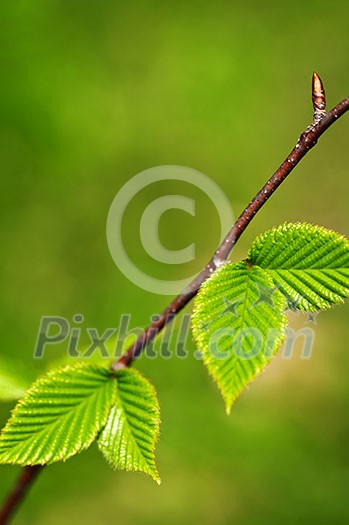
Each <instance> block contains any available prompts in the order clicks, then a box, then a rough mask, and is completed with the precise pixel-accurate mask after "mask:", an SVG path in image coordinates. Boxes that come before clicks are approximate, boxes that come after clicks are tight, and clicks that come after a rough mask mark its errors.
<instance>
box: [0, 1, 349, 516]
mask: <svg viewBox="0 0 349 525" xmlns="http://www.w3.org/2000/svg"><path fill="white" fill-rule="evenodd" d="M348 48H349V31H348V3H347V2H346V1H344V0H343V1H334V2H329V1H327V2H321V1H316V2H315V1H308V2H301V1H300V0H296V1H294V2H289V3H283V2H271V1H267V2H259V1H256V0H254V1H247V2H228V1H226V2H199V1H193V0H189V1H187V2H180V1H177V2H154V1H143V2H141V1H135V2H126V1H117V2H115V1H114V2H112V1H110V0H103V1H102V2H92V1H91V0H71V1H68V0H66V1H58V0H46V1H43V0H36V1H24V0H22V1H20V0H18V1H16V0H14V1H12V2H2V3H1V7H0V64H1V85H0V115H1V126H0V162H1V185H2V191H1V195H0V199H1V231H0V240H1V245H2V257H1V262H0V264H1V299H0V301H1V303H0V304H1V321H0V323H1V359H2V360H3V361H5V362H6V363H7V367H8V368H9V369H11V368H15V369H18V370H19V371H20V374H21V377H24V376H25V375H27V376H28V378H29V379H30V380H31V379H32V378H34V377H35V376H36V375H37V374H39V373H40V371H42V370H44V369H46V368H47V366H48V365H49V362H54V361H57V360H60V359H63V357H64V352H65V348H66V346H64V345H61V346H59V347H57V349H54V348H51V349H49V350H48V355H47V358H46V359H45V360H43V361H34V360H33V358H32V355H33V349H34V344H35V340H36V336H37V331H38V327H39V322H40V317H41V316H42V315H61V316H65V317H67V319H69V320H71V319H72V316H73V315H74V314H75V313H82V314H83V315H84V316H85V323H84V325H83V327H85V328H86V326H94V327H96V328H97V329H98V330H99V331H100V332H103V331H104V330H105V329H106V328H107V327H110V326H111V327H114V326H117V325H118V322H119V318H120V315H121V314H122V313H124V312H125V313H128V312H130V313H132V316H133V317H132V324H133V325H134V326H144V325H146V324H147V322H148V321H149V318H150V316H151V314H153V313H155V312H158V311H160V310H161V309H162V308H163V307H165V306H166V305H167V302H168V300H169V298H168V297H164V296H159V295H155V294H151V293H149V292H146V291H144V290H142V289H140V288H138V287H136V286H134V285H133V284H132V283H131V282H129V280H128V279H127V278H126V277H125V276H123V275H122V274H121V272H120V271H119V270H118V269H117V268H116V266H115V264H114V262H113V260H112V258H111V256H110V254H109V251H108V247H107V243H106V237H105V225H106V217H107V214H108V210H109V207H110V204H111V202H112V200H113V198H114V196H115V194H116V193H117V191H118V190H119V189H120V188H121V187H122V185H123V184H124V183H125V182H126V181H128V180H129V179H130V178H131V177H133V176H134V175H135V174H137V173H138V172H140V171H142V170H144V169H146V168H150V167H152V166H157V165H164V164H178V165H184V166H190V167H193V168H196V169H198V170H201V171H202V172H204V173H205V174H206V175H208V176H209V177H210V178H211V179H212V180H214V181H215V182H216V183H217V184H218V185H219V186H220V187H221V188H222V189H223V191H224V192H225V193H226V195H227V196H228V197H229V198H230V199H231V202H232V205H233V209H234V212H235V214H238V213H239V212H240V211H241V209H242V208H243V207H244V206H245V205H246V204H247V202H248V201H249V200H250V198H251V197H252V196H253V194H254V193H255V192H256V191H257V190H258V189H259V188H260V186H261V184H262V183H263V182H264V181H265V180H266V178H267V177H269V175H270V174H271V173H272V171H273V169H274V168H276V167H277V165H278V164H279V163H280V161H281V160H282V159H283V158H284V157H285V155H286V154H287V153H288V152H289V150H290V148H291V147H292V146H293V145H294V143H295V141H296V139H297V137H298V135H299V133H300V132H301V131H302V130H303V129H304V128H305V127H306V126H307V125H308V124H309V122H310V120H311V114H312V111H311V102H310V80H311V74H312V72H313V70H314V69H315V70H316V71H318V73H319V74H320V75H321V76H322V77H323V79H324V82H325V87H326V91H327V96H328V104H329V106H331V105H333V104H334V103H336V102H337V101H339V100H340V99H341V98H344V97H345V96H347V95H348V91H349V69H348ZM348 135H349V118H348V116H347V117H344V118H343V119H341V120H340V121H339V122H338V123H336V125H335V126H334V127H333V129H331V130H330V131H328V132H327V133H326V135H325V136H324V137H323V138H322V139H321V140H320V142H319V145H318V146H317V147H316V148H315V150H314V151H312V152H311V153H310V154H309V156H308V157H307V158H306V159H305V160H304V161H303V162H302V164H301V165H300V166H299V167H298V168H297V170H296V172H295V173H294V174H292V175H291V177H290V179H289V180H288V181H287V182H286V183H285V184H284V185H283V187H282V188H280V190H278V192H277V194H276V195H274V196H273V198H272V199H271V200H270V202H269V203H268V204H267V205H266V206H265V208H264V209H263V211H261V212H260V213H259V214H258V217H257V218H256V219H255V220H254V221H253V223H252V224H251V226H250V228H249V230H248V231H247V232H246V233H245V234H244V236H243V238H242V239H241V241H240V242H239V245H238V247H237V249H236V251H235V253H234V258H239V257H240V258H241V257H244V256H245V254H246V251H247V249H248V247H249V244H250V242H251V241H252V239H253V238H254V237H255V235H256V234H258V233H260V232H262V231H264V230H265V229H267V228H269V227H270V226H272V225H276V224H279V223H281V222H283V221H285V220H288V221H290V220H307V221H310V222H315V223H319V224H322V225H325V226H327V227H329V228H332V229H335V230H337V231H339V232H341V233H343V234H346V235H348V234H349V227H348V215H347V211H348V208H347V201H348V190H349V182H348V181H349V173H348ZM164 194H184V195H187V196H189V197H190V196H192V197H195V198H196V200H197V216H196V217H194V218H193V217H189V216H188V215H187V214H185V213H183V212H182V213H181V212H176V211H172V212H168V213H167V214H165V215H164V217H163V218H162V219H161V224H160V235H161V239H162V241H163V244H164V245H165V246H166V247H168V248H170V249H179V248H182V247H184V246H187V245H188V244H189V243H191V242H193V241H195V242H196V244H197V255H198V256H197V259H196V260H195V261H193V262H192V263H191V264H190V265H189V266H187V267H186V269H185V271H184V273H183V268H182V269H181V268H177V267H176V266H171V267H170V268H168V267H166V266H165V265H162V264H160V263H157V262H156V261H154V260H152V259H151V258H150V257H149V256H148V255H146V254H145V252H144V250H143V248H142V246H141V243H140V241H139V232H138V229H137V228H138V225H139V219H140V216H141V214H142V212H143V210H144V209H145V207H146V206H147V205H148V204H149V203H150V202H151V201H152V200H153V198H154V196H155V197H158V196H160V195H164ZM210 206H211V207H210ZM217 225H218V222H217V214H216V212H215V210H214V209H213V208H212V204H210V201H209V199H208V198H207V197H205V196H204V195H203V194H200V192H198V191H196V192H195V191H193V190H192V189H190V188H189V191H188V187H187V186H186V185H185V184H183V183H178V184H176V183H173V182H172V183H162V186H161V187H159V188H158V187H155V186H154V187H148V188H147V189H146V190H144V191H143V192H142V193H141V194H140V195H139V196H138V197H137V198H136V199H135V202H134V203H133V205H132V204H131V205H130V210H129V212H128V213H127V214H126V215H125V224H124V231H123V233H124V239H125V245H126V247H127V250H128V252H129V254H130V256H131V255H132V257H133V260H134V261H137V263H138V264H139V266H140V267H141V268H142V269H143V270H144V271H146V272H148V273H149V274H151V275H159V276H160V277H162V278H166V277H167V278H168V277H169V278H171V279H174V278H182V277H185V276H186V275H189V274H190V273H193V272H195V271H198V270H199V269H200V267H201V266H202V265H203V264H205V262H206V260H207V259H208V257H209V256H210V254H211V252H212V251H213V250H214V248H215V245H216V244H217V241H218V230H217ZM169 274H170V275H169ZM348 312H349V310H348V305H346V306H344V307H339V308H336V309H334V310H333V311H330V312H326V313H322V314H321V315H320V316H319V317H318V319H317V321H318V324H317V326H314V325H306V326H310V327H311V328H314V330H315V344H314V350H313V355H312V357H311V359H309V360H301V359H300V357H299V352H298V353H297V352H296V353H295V355H294V357H293V359H291V360H285V359H281V358H277V359H275V360H274V362H273V363H272V364H271V365H270V367H269V368H268V369H267V371H266V372H265V373H264V374H263V375H262V376H261V377H260V378H259V379H258V380H257V381H255V383H254V384H253V385H251V387H250V388H249V389H248V390H247V391H246V392H245V393H243V395H242V396H241V398H240V400H239V401H238V402H237V403H236V406H235V407H234V408H233V410H232V414H231V416H230V417H229V418H228V417H227V416H226V415H225V411H224V406H223V402H222V400H221V399H220V396H219V394H218V391H217V389H216V388H215V386H214V385H213V383H212V381H211V379H210V378H209V376H208V374H207V372H206V370H205V369H204V367H203V366H202V363H200V362H199V361H197V360H195V359H194V358H193V357H192V356H193V352H194V346H193V344H192V343H191V342H189V343H188V345H187V349H188V351H189V353H190V357H189V358H188V359H183V360H180V359H175V358H172V359H169V360H164V359H155V360H149V359H148V360H146V359H143V360H141V361H140V362H139V363H138V364H137V365H136V366H138V367H139V368H140V369H141V370H142V371H143V372H144V373H145V374H146V375H147V377H149V379H150V380H151V381H152V382H153V383H154V385H155V387H156V388H157V390H158V394H159V398H160V404H161V411H162V430H161V439H160V443H159V446H158V450H157V458H158V464H159V469H160V472H161V476H162V481H163V483H162V485H161V486H160V487H158V486H157V485H156V484H155V483H153V482H152V481H151V480H150V479H147V478H146V477H145V476H143V475H141V474H130V473H128V474H126V473H119V472H113V471H111V470H110V469H109V467H108V466H107V465H106V464H105V463H104V460H103V458H102V457H101V456H99V454H98V453H97V450H96V449H95V447H92V448H91V450H89V451H88V452H86V453H84V454H82V455H81V456H78V457H76V458H73V459H72V460H69V461H68V462H67V463H66V464H58V465H55V466H52V467H50V468H49V469H47V471H46V472H44V473H43V474H42V476H41V477H40V479H39V480H38V481H37V483H36V485H35V487H34V488H33V490H32V492H31V494H30V496H29V497H28V499H27V501H26V502H25V504H24V505H23V507H22V508H21V510H20V512H19V514H18V516H17V517H16V519H15V520H14V523H15V524H17V525H24V524H28V523H31V524H35V525H44V524H45V525H56V524H57V525H58V524H61V523H62V521H63V520H64V522H65V523H69V524H70V523H74V524H79V523H84V524H95V523H98V524H107V523H122V524H127V525H128V524H137V525H138V524H140V525H142V524H148V523H149V524H150V523H151V524H159V525H160V524H163V523H166V524H182V523H188V524H189V523H198V522H199V523H202V524H211V523H215V524H233V523H234V524H235V523H239V525H251V524H255V523H258V525H264V524H268V525H271V524H280V523H282V524H294V523H299V524H307V525H308V524H309V523H318V524H328V523H331V524H343V523H347V522H348V521H349V507H348V504H347V493H348V486H349V454H348V439H349V416H348V409H347V407H348V402H349V386H348V384H349V383H348V379H347V378H348V371H349V356H348V345H347V337H348V325H347V319H348ZM291 322H292V324H293V325H294V326H295V327H296V326H300V327H302V326H303V325H304V322H305V318H295V317H292V320H291ZM82 339H83V341H82V343H84V344H86V342H87V338H86V336H85V339H84V338H82ZM11 407H12V405H3V406H2V407H1V409H0V416H1V418H0V419H1V424H3V423H4V422H5V421H6V419H7V417H8V414H9V411H10V409H11ZM17 473H18V470H17V469H16V468H15V467H1V468H0V491H1V495H3V494H5V492H6V490H7V489H8V488H9V487H10V486H11V482H12V480H13V479H14V477H15V476H16V475H17Z"/></svg>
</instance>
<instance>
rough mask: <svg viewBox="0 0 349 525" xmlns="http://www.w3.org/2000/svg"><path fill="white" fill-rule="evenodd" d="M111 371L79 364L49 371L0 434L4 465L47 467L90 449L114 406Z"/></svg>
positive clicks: (0, 457) (25, 397) (21, 403)
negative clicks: (38, 465) (48, 464)
mask: <svg viewBox="0 0 349 525" xmlns="http://www.w3.org/2000/svg"><path fill="white" fill-rule="evenodd" d="M115 394H116V381H115V376H114V377H113V376H112V375H111V373H110V371H109V370H108V369H106V368H103V367H97V366H94V365H85V364H84V365H75V366H69V367H65V368H62V369H59V370H54V371H52V372H49V373H48V374H47V375H46V376H44V377H43V378H41V379H39V380H38V381H37V382H35V383H34V384H33V386H32V387H31V388H30V389H29V390H28V392H27V393H26V395H25V396H24V398H23V399H22V400H21V401H19V403H18V404H17V406H16V407H15V409H14V411H13V414H12V417H11V418H10V420H9V421H8V423H7V425H6V427H5V428H4V430H3V431H2V433H1V435H0V463H12V464H19V465H37V464H40V465H43V464H47V463H53V462H55V461H61V460H66V459H68V458H69V457H70V456H73V455H74V454H77V453H78V452H81V451H82V450H84V449H86V448H88V447H89V446H90V444H91V443H92V442H93V441H94V439H95V438H96V436H97V434H98V432H99V431H100V430H101V429H102V428H103V426H104V425H105V423H106V421H107V418H108V415H109V412H110V408H111V406H112V404H113V403H114V401H115Z"/></svg>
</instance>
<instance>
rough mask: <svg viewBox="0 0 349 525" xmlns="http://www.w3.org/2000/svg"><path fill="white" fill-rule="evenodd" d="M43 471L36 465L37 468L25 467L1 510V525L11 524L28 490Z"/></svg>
mask: <svg viewBox="0 0 349 525" xmlns="http://www.w3.org/2000/svg"><path fill="white" fill-rule="evenodd" d="M42 469H43V467H41V466H40V465H36V466H35V467H25V468H24V469H23V470H22V472H21V474H20V476H19V478H18V479H17V481H16V484H15V486H14V487H13V489H12V491H11V493H10V494H9V496H8V498H7V500H6V501H5V503H4V506H3V507H2V509H1V510H0V525H6V523H9V520H10V519H11V517H12V516H13V514H14V512H15V511H16V509H17V508H18V507H19V505H20V504H21V502H22V501H23V499H24V498H25V496H26V495H27V493H28V490H29V489H30V487H31V485H32V484H33V483H34V481H35V479H36V478H37V476H38V475H39V473H40V472H41V470H42Z"/></svg>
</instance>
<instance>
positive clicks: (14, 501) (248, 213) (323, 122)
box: [0, 73, 349, 525]
mask: <svg viewBox="0 0 349 525" xmlns="http://www.w3.org/2000/svg"><path fill="white" fill-rule="evenodd" d="M312 101H313V107H314V118H313V122H312V124H311V125H310V126H309V127H308V128H307V129H306V130H305V131H304V132H303V133H302V134H301V136H300V138H299V140H298V142H297V144H296V145H295V147H294V148H293V150H292V151H291V153H290V154H289V155H288V157H286V159H285V160H284V162H283V163H282V164H281V166H280V167H279V168H278V169H277V170H276V171H275V173H274V174H273V175H272V176H271V178H270V179H269V180H268V181H267V182H266V184H265V185H264V186H263V188H262V189H261V190H260V191H259V192H258V193H257V194H256V195H255V196H254V198H253V199H252V200H251V202H250V203H249V204H248V206H247V207H246V208H245V209H244V211H243V212H242V213H241V215H240V216H239V218H238V219H237V221H236V222H235V223H234V224H233V226H232V228H231V229H230V231H229V232H228V233H227V235H226V237H225V239H224V240H223V242H222V243H221V245H220V246H219V247H218V249H217V250H216V252H215V253H214V254H213V256H212V258H211V259H210V261H209V262H208V264H207V265H206V266H205V267H204V268H203V269H202V270H201V272H200V273H199V274H198V275H197V277H195V279H194V280H193V281H192V282H191V283H190V284H189V285H188V286H187V288H186V289H185V290H184V291H183V292H182V293H181V294H180V295H178V296H177V297H176V298H175V299H174V300H173V301H172V302H171V304H170V305H169V306H168V307H167V308H166V309H165V310H164V311H163V313H162V314H161V315H160V316H159V317H158V318H156V320H154V321H153V322H152V324H151V325H150V326H149V327H148V328H146V329H145V330H144V331H143V333H142V334H141V335H140V337H139V338H138V339H137V341H136V342H135V343H134V344H133V345H132V346H130V348H128V349H127V350H126V352H125V353H124V354H123V355H122V356H121V357H120V358H119V359H118V360H117V361H115V363H114V364H113V365H112V368H113V369H114V370H119V369H121V368H125V367H127V366H130V365H131V364H132V362H133V361H134V359H136V358H137V357H138V356H139V355H140V354H141V352H142V350H143V349H144V348H145V347H146V346H147V344H149V343H150V342H151V341H152V340H153V339H155V337H156V336H157V334H158V333H159V332H160V331H161V330H162V329H163V328H164V327H165V326H166V325H167V324H168V323H169V322H170V321H172V320H173V319H174V318H175V317H176V315H177V314H178V313H179V312H180V311H181V310H182V309H183V308H184V307H185V306H186V305H187V304H188V303H189V302H190V301H191V299H192V298H193V297H194V296H195V295H196V294H197V292H198V290H199V288H200V286H201V285H202V283H203V282H205V281H206V280H207V279H208V278H209V277H210V275H211V274H212V273H213V272H214V271H215V270H216V269H217V268H218V267H219V266H221V265H222V264H223V263H224V262H225V261H226V259H227V257H228V255H229V254H230V252H231V250H232V249H233V247H234V246H235V244H236V242H237V241H238V239H239V238H240V236H241V235H242V233H243V232H244V231H245V229H246V228H247V226H248V225H249V223H250V222H251V221H252V219H253V217H254V216H255V215H256V213H257V212H258V211H259V210H260V209H261V207H262V206H263V205H264V204H265V203H266V202H267V201H268V199H269V197H271V195H272V194H273V193H274V191H275V190H276V189H277V188H278V187H279V186H280V184H281V183H282V182H283V181H284V180H285V179H286V177H287V176H288V175H289V174H290V173H291V171H292V170H293V169H294V168H295V167H296V166H297V164H298V163H299V162H300V160H301V159H302V158H303V157H304V156H305V155H306V154H307V153H308V151H309V150H310V149H311V148H313V147H314V146H315V144H316V143H317V141H318V139H319V138H320V137H321V135H323V133H324V132H325V131H326V130H327V128H329V127H330V126H331V125H332V124H333V123H334V122H335V121H336V120H338V118H339V117H341V116H342V115H344V113H345V112H346V111H348V110H349V97H347V98H345V99H344V100H342V102H340V103H339V104H337V106H335V107H334V108H333V109H332V110H331V111H330V112H329V113H326V111H325V106H326V99H325V91H324V89H323V85H322V81H321V79H320V77H319V76H318V75H317V74H316V73H314V74H313V80H312ZM42 469H43V467H40V466H33V467H25V468H24V469H23V470H22V473H21V475H20V477H19V479H18V480H17V482H16V484H15V486H14V488H13V489H12V491H11V492H10V494H9V495H8V497H7V499H6V501H5V503H4V506H3V507H2V509H1V510H0V525H7V524H8V523H9V521H10V519H11V517H12V516H13V515H14V513H15V511H16V509H17V508H18V507H19V505H20V503H21V502H22V501H23V499H24V497H25V495H26V494H27V492H28V490H29V488H30V487H31V485H32V484H33V482H34V481H35V479H36V477H37V476H38V474H39V473H40V472H41V470H42Z"/></svg>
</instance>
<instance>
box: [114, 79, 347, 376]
mask: <svg viewBox="0 0 349 525" xmlns="http://www.w3.org/2000/svg"><path fill="white" fill-rule="evenodd" d="M312 101H313V109H314V116H313V122H312V124H311V125H310V126H309V127H308V128H307V129H306V130H305V131H304V132H303V133H302V134H301V136H300V138H299V140H298V142H297V144H296V145H295V147H294V148H293V150H292V151H291V153H290V154H289V155H288V157H287V158H286V159H285V160H284V162H283V163H282V164H281V166H280V167H279V168H278V169H277V170H276V172H275V173H274V174H273V175H272V177H271V178H270V179H269V180H268V182H267V183H266V184H265V185H264V186H263V188H262V189H261V190H260V191H259V192H258V193H257V195H255V196H254V198H253V199H252V200H251V202H250V203H249V204H248V206H247V207H246V208H245V209H244V211H243V212H242V213H241V215H240V217H239V218H238V219H237V221H236V222H235V224H234V225H233V226H232V228H231V230H230V231H229V232H228V234H227V235H226V237H225V238H224V239H223V241H222V243H221V245H220V246H219V248H218V249H217V251H216V252H215V253H214V255H213V256H212V258H211V260H210V261H209V262H208V264H207V265H206V266H205V268H204V269H203V270H202V271H201V272H200V273H199V275H198V276H197V277H195V279H194V280H193V281H192V282H191V283H190V284H189V286H188V287H187V288H186V289H185V290H184V291H183V292H182V293H181V294H180V295H178V297H176V298H175V299H174V300H173V301H172V303H171V304H170V305H169V306H168V307H167V308H166V310H164V311H163V313H162V314H161V315H160V316H159V317H158V318H157V319H156V320H155V321H154V322H153V323H152V324H151V325H150V326H149V327H148V328H146V329H145V330H144V332H143V333H142V334H141V335H140V336H139V338H138V339H137V340H136V341H135V343H134V344H133V345H132V346H131V347H130V348H129V349H128V350H127V351H126V352H125V353H124V354H123V355H122V356H121V357H120V358H119V359H118V360H117V361H115V363H114V364H113V366H112V368H113V370H119V369H120V368H125V367H127V366H130V364H131V363H132V361H133V360H134V359H136V358H137V357H138V356H139V355H140V353H141V352H142V350H143V349H144V348H145V347H146V346H147V345H148V344H149V343H150V342H151V341H152V340H153V339H155V337H156V336H157V335H158V333H159V332H161V330H162V329H163V328H164V327H165V326H166V325H167V324H168V323H169V322H170V321H172V319H173V318H174V317H175V316H176V315H177V314H178V313H179V312H180V311H181V310H182V309H183V308H184V307H185V306H186V305H187V304H188V303H189V302H190V301H191V299H192V298H193V297H194V296H195V295H196V294H197V292H198V290H199V288H200V286H201V285H202V283H203V282H205V281H206V280H207V279H208V278H209V277H210V275H211V274H212V273H213V272H214V271H215V270H216V269H217V267H218V266H220V265H222V264H223V263H224V262H225V261H226V259H227V257H228V255H229V254H230V252H231V250H232V249H233V247H234V246H235V244H236V243H237V241H238V239H239V238H240V236H241V235H242V233H243V232H244V231H245V229H246V228H247V226H248V225H249V224H250V222H251V221H252V219H253V217H254V216H255V215H256V213H257V212H258V210H260V209H261V207H262V206H263V205H264V204H265V203H266V202H267V200H268V199H269V197H271V195H272V194H273V193H274V191H275V190H276V189H277V188H278V187H279V186H280V184H281V183H282V182H283V181H284V180H285V179H286V177H287V176H288V175H289V174H290V173H291V171H292V170H293V169H294V168H295V167H296V166H297V164H298V163H299V162H300V160H301V159H302V158H303V157H304V156H305V155H306V154H307V153H308V151H309V150H310V149H311V148H313V147H314V146H315V145H316V143H317V141H318V139H319V138H320V137H321V135H322V134H323V133H324V132H325V131H326V129H327V128H329V127H330V126H331V125H332V124H333V123H334V122H335V121H336V120H337V119H338V118H339V117H341V116H342V115H343V114H344V113H345V112H346V111H348V109H349V97H347V98H345V99H344V100H342V102H340V103H339V104H337V106H335V107H334V108H333V109H332V110H331V111H330V112H329V113H326V111H325V107H326V98H325V91H324V88H323V85H322V81H321V79H320V77H319V76H318V75H317V73H314V74H313V79H312Z"/></svg>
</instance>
